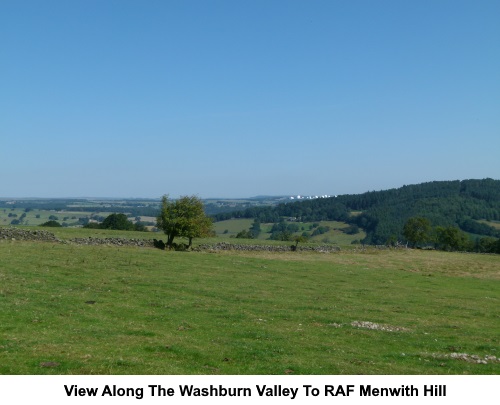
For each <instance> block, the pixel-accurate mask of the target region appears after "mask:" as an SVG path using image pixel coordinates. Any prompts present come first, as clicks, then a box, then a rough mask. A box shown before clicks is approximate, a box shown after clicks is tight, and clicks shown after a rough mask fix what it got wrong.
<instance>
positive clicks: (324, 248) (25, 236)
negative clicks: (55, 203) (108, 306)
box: [0, 227, 340, 253]
mask: <svg viewBox="0 0 500 405" xmlns="http://www.w3.org/2000/svg"><path fill="white" fill-rule="evenodd" d="M2 239H4V240H25V241H41V242H53V243H74V244H78V245H92V246H98V245H100V246H102V245H108V246H138V247H151V248H152V247H158V248H164V247H165V244H164V243H163V242H162V241H158V240H156V239H154V240H150V239H126V238H93V237H88V238H73V239H69V240H61V239H58V238H57V237H56V236H55V235H54V234H53V233H52V232H49V231H45V230H38V229H36V230H28V229H20V228H15V227H7V228H3V227H0V240H2ZM193 250H194V251H211V252H217V251H229V250H235V251H248V252H250V251H254V252H255V251H266V252H290V251H299V252H322V253H331V252H338V251H340V247H338V246H328V245H321V246H295V245H245V244H235V243H227V242H219V243H214V244H200V245H198V246H196V247H194V248H193Z"/></svg>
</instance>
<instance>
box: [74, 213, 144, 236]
mask: <svg viewBox="0 0 500 405" xmlns="http://www.w3.org/2000/svg"><path fill="white" fill-rule="evenodd" d="M83 227H84V228H93V229H115V230H120V231H141V232H147V230H148V229H147V228H146V227H145V226H144V224H143V223H141V222H136V223H134V222H132V221H129V219H128V217H127V216H126V215H125V214H121V213H116V212H115V213H113V214H110V215H108V216H107V217H106V218H104V220H103V221H102V222H101V223H98V222H88V223H87V224H86V225H84V226H83Z"/></svg>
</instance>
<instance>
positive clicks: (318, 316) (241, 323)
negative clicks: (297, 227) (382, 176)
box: [0, 229, 500, 375]
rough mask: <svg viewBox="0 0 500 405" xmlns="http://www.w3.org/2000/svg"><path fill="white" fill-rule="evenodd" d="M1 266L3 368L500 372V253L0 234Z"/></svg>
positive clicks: (0, 349)
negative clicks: (79, 240) (117, 242)
mask: <svg viewBox="0 0 500 405" xmlns="http://www.w3.org/2000/svg"><path fill="white" fill-rule="evenodd" d="M72 231H74V232H77V233H78V235H80V236H81V235H84V233H83V232H84V231H85V230H83V229H58V230H57V232H61V233H60V234H59V235H60V236H64V237H65V238H70V236H71V232H72ZM86 231H87V232H89V233H88V234H87V236H92V235H94V230H86ZM98 234H99V235H101V236H104V235H105V233H98ZM127 234H128V235H131V236H132V233H127ZM139 234H140V235H143V234H142V233H139ZM114 235H117V233H114ZM144 235H146V234H144ZM150 235H151V234H150ZM134 236H135V235H134ZM214 240H220V238H218V239H214ZM0 263H1V267H0V374H109V375H112V374H132V375H134V374H316V375H317V374H333V375H336V374H499V373H500V362H499V361H498V360H497V358H498V357H500V345H499V343H500V342H499V337H500V323H499V319H500V310H499V308H500V305H499V304H500V269H499V266H498V263H499V262H498V256H497V255H476V254H459V253H446V252H437V251H422V250H410V249H408V250H405V249H403V250H385V251H378V250H375V249H367V250H342V251H341V252H340V253H334V254H321V253H299V252H295V253H292V252H290V253H270V252H224V253H208V252H207V253H204V252H187V253H186V252H168V251H161V250H158V249H152V248H126V247H120V248H119V247H108V246H80V245H72V244H52V243H41V242H40V243H36V242H21V241H10V240H8V241H7V240H0ZM478 359H479V360H481V362H478V361H477V360H478ZM483 363H486V364H483Z"/></svg>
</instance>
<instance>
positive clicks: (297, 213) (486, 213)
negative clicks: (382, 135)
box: [215, 179, 500, 244]
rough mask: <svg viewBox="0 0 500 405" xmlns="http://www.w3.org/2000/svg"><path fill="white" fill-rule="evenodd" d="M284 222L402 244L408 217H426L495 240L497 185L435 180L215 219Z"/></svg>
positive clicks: (499, 216)
mask: <svg viewBox="0 0 500 405" xmlns="http://www.w3.org/2000/svg"><path fill="white" fill-rule="evenodd" d="M283 217H285V218H286V217H293V218H296V219H297V220H301V221H318V220H336V221H344V222H348V223H351V224H355V225H358V226H359V227H361V228H362V229H364V230H365V232H366V233H367V236H366V238H365V239H364V241H363V242H364V243H367V244H384V243H386V242H387V241H388V240H389V239H390V238H396V239H398V240H402V239H403V237H402V231H403V226H404V224H405V222H406V221H407V220H408V218H411V217H425V218H427V219H429V221H430V222H431V224H432V225H433V226H457V227H459V228H460V229H462V230H463V231H466V232H468V233H471V234H475V235H478V236H490V237H497V238H498V237H500V231H499V230H498V229H497V228H495V227H494V226H491V225H488V222H487V221H500V180H493V179H483V180H462V181H460V180H455V181H433V182H428V183H422V184H416V185H408V186H406V185H405V186H403V187H400V188H395V189H390V190H384V191H371V192H367V193H363V194H355V195H340V196H337V197H332V198H323V199H316V200H307V201H296V202H289V203H284V204H279V205H277V206H275V207H252V208H248V209H246V210H243V211H235V212H231V213H222V214H219V215H216V216H215V218H216V220H223V219H229V218H256V219H259V220H260V221H261V222H278V221H279V220H280V219H281V218H283ZM480 221H482V222H480ZM493 224H494V223H493Z"/></svg>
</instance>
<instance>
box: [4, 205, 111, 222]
mask: <svg viewBox="0 0 500 405" xmlns="http://www.w3.org/2000/svg"><path fill="white" fill-rule="evenodd" d="M9 214H11V216H9ZM23 214H26V216H25V218H24V219H23V225H25V226H26V225H27V226H38V225H40V224H43V223H44V222H47V221H49V220H50V218H49V217H50V216H52V215H53V216H55V217H57V222H59V223H60V224H62V223H63V222H66V223H68V224H77V223H78V219H79V218H86V217H90V216H91V215H99V216H103V217H106V216H108V215H109V214H112V212H108V211H103V212H84V211H55V210H39V209H32V210H30V211H28V212H26V211H25V209H24V208H13V209H12V208H1V209H0V226H8V225H10V223H11V221H12V220H13V219H20V218H21V216H22V215H23ZM13 215H16V216H13ZM16 226H18V225H16Z"/></svg>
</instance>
